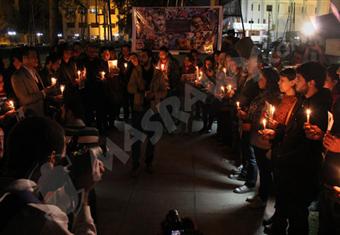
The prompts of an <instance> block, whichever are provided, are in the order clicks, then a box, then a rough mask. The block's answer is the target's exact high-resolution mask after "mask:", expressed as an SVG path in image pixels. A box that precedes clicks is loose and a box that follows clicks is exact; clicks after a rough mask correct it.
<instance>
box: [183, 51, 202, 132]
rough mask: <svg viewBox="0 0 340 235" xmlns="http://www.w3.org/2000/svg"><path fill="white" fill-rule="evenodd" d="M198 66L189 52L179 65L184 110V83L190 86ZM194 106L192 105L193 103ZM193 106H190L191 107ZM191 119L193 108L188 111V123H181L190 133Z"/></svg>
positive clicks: (184, 129)
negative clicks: (180, 65)
mask: <svg viewBox="0 0 340 235" xmlns="http://www.w3.org/2000/svg"><path fill="white" fill-rule="evenodd" d="M198 70H199V68H198V66H196V67H195V66H194V57H193V56H192V55H191V54H187V55H186V56H185V57H184V60H183V65H182V67H181V83H180V89H179V90H180V92H179V94H180V95H179V96H180V100H181V106H182V109H183V110H184V99H185V87H186V85H188V86H191V84H192V81H193V80H194V79H195V78H196V75H197V73H199V72H198ZM193 106H194V105H193ZM193 108H194V107H192V109H193ZM192 121H193V110H191V111H190V118H189V120H188V123H187V124H185V123H183V124H182V125H183V128H182V129H183V131H184V132H186V129H188V133H189V134H190V133H192Z"/></svg>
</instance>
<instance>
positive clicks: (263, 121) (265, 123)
mask: <svg viewBox="0 0 340 235" xmlns="http://www.w3.org/2000/svg"><path fill="white" fill-rule="evenodd" d="M262 124H263V129H266V127H267V119H265V118H264V119H263V120H262Z"/></svg>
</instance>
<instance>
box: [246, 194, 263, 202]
mask: <svg viewBox="0 0 340 235" xmlns="http://www.w3.org/2000/svg"><path fill="white" fill-rule="evenodd" d="M258 198H260V196H259V195H258V194H255V195H253V196H250V197H247V199H246V202H250V203H252V202H253V201H255V200H257V199H258Z"/></svg>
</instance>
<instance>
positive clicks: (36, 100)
mask: <svg viewBox="0 0 340 235" xmlns="http://www.w3.org/2000/svg"><path fill="white" fill-rule="evenodd" d="M38 66H39V63H38V55H37V52H36V50H35V49H34V48H25V49H24V51H23V66H22V67H21V68H20V69H19V70H18V71H16V72H15V73H14V74H13V75H12V77H11V83H12V86H13V90H14V93H15V95H16V97H17V98H18V101H19V104H20V106H22V107H23V108H24V111H25V112H26V111H28V110H29V111H31V112H32V114H33V115H35V116H44V99H45V98H46V96H47V95H48V94H50V93H52V92H53V91H54V89H53V87H47V88H45V86H44V84H43V82H42V80H41V78H40V76H39V74H38V72H37V68H38Z"/></svg>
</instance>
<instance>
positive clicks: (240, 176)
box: [229, 174, 246, 181]
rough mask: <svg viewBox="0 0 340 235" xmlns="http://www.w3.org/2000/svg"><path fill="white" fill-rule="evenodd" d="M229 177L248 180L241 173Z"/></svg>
mask: <svg viewBox="0 0 340 235" xmlns="http://www.w3.org/2000/svg"><path fill="white" fill-rule="evenodd" d="M229 178H230V179H232V180H239V181H246V178H245V177H244V176H243V175H241V174H230V175H229Z"/></svg>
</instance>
